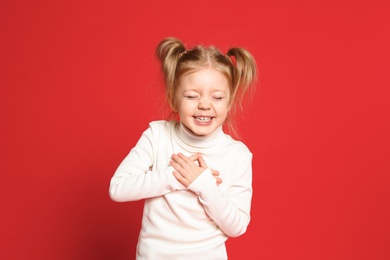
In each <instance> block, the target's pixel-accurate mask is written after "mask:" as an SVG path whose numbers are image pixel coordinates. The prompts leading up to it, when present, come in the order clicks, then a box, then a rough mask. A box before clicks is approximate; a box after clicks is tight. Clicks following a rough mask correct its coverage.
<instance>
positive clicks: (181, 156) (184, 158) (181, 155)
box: [177, 153, 192, 163]
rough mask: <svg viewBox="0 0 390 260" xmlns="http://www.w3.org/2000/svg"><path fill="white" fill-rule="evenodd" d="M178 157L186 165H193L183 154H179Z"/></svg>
mask: <svg viewBox="0 0 390 260" xmlns="http://www.w3.org/2000/svg"><path fill="white" fill-rule="evenodd" d="M177 156H178V157H179V158H180V159H182V160H183V161H184V162H186V163H191V162H192V161H191V160H190V158H188V157H187V156H185V155H184V154H182V153H178V154H177Z"/></svg>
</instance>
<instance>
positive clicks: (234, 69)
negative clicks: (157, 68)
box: [156, 38, 257, 133]
mask: <svg viewBox="0 0 390 260" xmlns="http://www.w3.org/2000/svg"><path fill="white" fill-rule="evenodd" d="M156 56H157V58H158V59H159V60H160V61H161V70H162V72H163V75H164V81H165V87H166V88H165V92H166V99H167V101H168V104H169V106H170V108H171V109H172V110H173V114H176V108H175V100H174V98H175V94H176V90H177V88H178V82H179V80H180V77H181V76H183V75H187V74H190V73H193V72H196V71H199V70H202V69H205V68H208V67H212V68H214V69H216V70H217V71H219V72H221V73H222V74H223V75H225V76H226V78H227V79H228V82H229V88H230V100H229V105H230V107H231V109H230V111H235V105H236V104H237V103H239V107H240V108H241V109H242V103H241V101H242V99H243V97H244V95H245V93H246V92H247V91H248V90H251V89H253V87H254V86H255V83H256V80H257V69H256V62H255V60H254V58H253V56H252V55H251V54H250V53H249V52H248V51H247V50H245V49H244V48H231V49H229V50H228V52H227V54H226V55H224V54H222V53H221V51H220V50H219V49H217V48H216V47H214V46H209V47H204V46H200V45H198V46H195V47H193V48H192V49H190V50H186V48H185V46H184V44H183V43H182V42H181V41H180V40H178V39H176V38H166V39H164V40H162V41H161V42H160V43H159V44H158V45H157V48H156ZM231 57H234V60H232V59H231ZM236 101H239V102H236ZM231 114H232V113H231V112H229V115H228V118H227V120H226V123H227V124H228V126H229V128H230V130H232V131H233V132H234V133H235V130H234V128H233V127H232V120H231Z"/></svg>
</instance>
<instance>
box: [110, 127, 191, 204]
mask: <svg viewBox="0 0 390 260" xmlns="http://www.w3.org/2000/svg"><path fill="white" fill-rule="evenodd" d="M153 134H154V136H153ZM156 134H157V133H153V131H152V129H151V128H148V129H147V130H146V131H145V132H144V133H143V134H142V136H141V138H140V139H139V141H138V143H137V145H136V146H135V147H134V148H133V149H132V150H131V151H130V153H129V154H128V155H127V157H126V158H125V159H124V160H123V161H122V163H121V164H120V165H119V167H118V169H117V170H116V172H115V174H114V176H113V177H112V179H111V182H110V189H109V194H110V197H111V199H112V200H114V201H118V202H123V201H135V200H140V199H145V198H151V197H156V196H161V195H164V194H167V193H169V192H172V191H175V190H181V189H184V186H182V185H181V184H180V183H179V182H178V181H177V180H176V179H175V178H174V176H173V175H172V171H173V168H172V167H171V166H169V165H167V167H166V168H165V169H158V170H154V171H152V170H151V169H152V166H153V162H154V156H156V155H155V154H154V150H153V145H155V143H156V142H153V140H154V139H156V138H158V136H156Z"/></svg>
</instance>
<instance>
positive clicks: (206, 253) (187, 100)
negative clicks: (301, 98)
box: [110, 38, 256, 260]
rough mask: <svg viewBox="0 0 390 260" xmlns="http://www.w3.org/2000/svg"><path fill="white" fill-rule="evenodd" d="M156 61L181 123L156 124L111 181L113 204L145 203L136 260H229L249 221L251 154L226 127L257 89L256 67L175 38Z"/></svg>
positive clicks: (248, 59) (238, 53) (248, 58)
mask: <svg viewBox="0 0 390 260" xmlns="http://www.w3.org/2000/svg"><path fill="white" fill-rule="evenodd" d="M156 55H157V57H158V58H159V60H160V61H161V63H162V71H163V74H164V78H165V85H166V95H167V100H168V102H169V105H170V107H171V108H172V110H173V113H175V114H176V115H178V117H179V118H180V120H179V121H174V120H172V121H156V122H151V123H150V124H149V128H148V129H147V130H146V131H145V132H144V133H143V134H142V136H141V138H140V139H139V141H138V143H137V145H136V146H135V147H134V148H133V149H132V150H131V151H130V153H129V155H128V156H127V157H126V158H125V159H124V160H123V162H122V163H121V164H120V166H119V167H118V169H117V170H116V172H115V174H114V176H113V177H112V179H111V184H110V196H111V198H112V199H113V200H114V201H119V202H121V201H134V200H140V199H145V205H144V213H143V219H142V228H141V232H140V234H139V240H138V246H137V259H139V260H141V259H142V260H143V259H150V260H160V259H169V260H176V259H183V260H190V259H196V260H199V259H202V260H203V259H205V260H212V259H227V253H226V248H225V241H226V240H227V239H228V237H237V236H240V235H242V234H243V233H244V232H245V231H246V228H247V226H248V224H249V220H250V215H249V213H250V206H251V198H252V187H251V182H252V166H251V162H252V154H251V153H250V151H249V150H248V148H247V147H246V146H245V145H244V144H243V143H241V142H238V141H235V140H233V139H232V138H231V137H230V136H229V135H226V134H224V132H223V130H222V125H223V124H224V123H225V122H226V123H228V122H229V114H230V113H229V111H231V109H232V107H233V105H234V102H235V101H238V100H240V99H241V98H242V96H243V95H244V93H245V92H246V90H247V89H248V88H250V87H252V86H253V84H254V82H255V80H256V64H255V61H254V59H253V57H252V55H251V54H250V53H249V52H248V51H246V50H245V49H242V48H232V49H230V50H229V51H228V52H227V55H224V54H222V53H221V52H220V51H219V50H218V49H217V48H215V47H207V48H205V47H203V46H197V47H195V48H193V49H190V50H186V49H185V47H184V45H183V44H182V43H181V42H180V41H179V40H177V39H175V38H167V39H164V40H163V41H161V42H160V44H159V45H158V46H157V48H156ZM231 57H234V59H233V60H232V59H231Z"/></svg>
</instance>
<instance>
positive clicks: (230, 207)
mask: <svg viewBox="0 0 390 260" xmlns="http://www.w3.org/2000/svg"><path fill="white" fill-rule="evenodd" d="M251 161H252V154H249V155H248V156H246V157H245V158H243V160H241V162H239V165H240V166H239V168H238V171H239V172H236V174H237V179H236V180H235V181H234V182H233V183H234V185H231V186H230V187H229V188H228V191H227V193H225V192H222V191H221V190H220V189H219V188H218V186H217V185H216V184H215V180H214V177H213V176H212V173H211V171H210V170H209V169H208V170H206V171H205V172H203V173H202V174H201V175H200V176H199V177H198V178H197V179H195V181H193V182H192V183H191V184H190V186H189V187H188V189H189V190H191V191H193V192H195V193H196V194H197V195H198V196H199V200H200V202H201V203H202V204H203V207H204V209H205V210H206V212H207V214H208V215H209V216H210V217H211V218H212V219H213V220H214V221H215V223H216V224H217V225H218V226H219V227H220V228H221V230H222V231H223V232H224V233H225V234H226V235H228V236H230V237H237V236H240V235H242V234H243V233H245V231H246V228H247V226H248V224H249V221H250V205H251V198H252V187H251V185H252V164H251Z"/></svg>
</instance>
